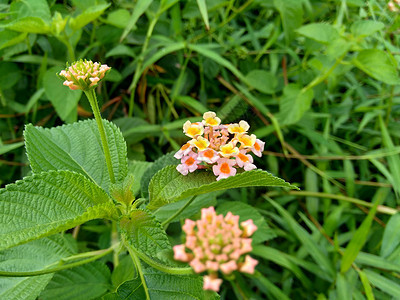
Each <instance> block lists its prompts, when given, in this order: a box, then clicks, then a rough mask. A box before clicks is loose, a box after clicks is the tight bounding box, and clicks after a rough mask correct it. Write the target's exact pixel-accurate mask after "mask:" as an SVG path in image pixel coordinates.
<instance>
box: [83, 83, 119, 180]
mask: <svg viewBox="0 0 400 300" xmlns="http://www.w3.org/2000/svg"><path fill="white" fill-rule="evenodd" d="M85 94H86V97H88V99H89V103H90V106H91V107H92V110H93V113H94V117H95V119H96V122H97V127H98V128H99V132H100V138H101V143H102V144H103V150H104V156H105V158H106V164H107V169H108V174H109V175H110V180H111V183H115V177H114V170H113V167H112V163H111V154H110V149H109V148H108V143H107V136H106V132H105V130H104V125H103V121H102V119H101V115H100V110H99V105H98V104H97V99H96V93H95V91H94V89H91V90H89V91H85Z"/></svg>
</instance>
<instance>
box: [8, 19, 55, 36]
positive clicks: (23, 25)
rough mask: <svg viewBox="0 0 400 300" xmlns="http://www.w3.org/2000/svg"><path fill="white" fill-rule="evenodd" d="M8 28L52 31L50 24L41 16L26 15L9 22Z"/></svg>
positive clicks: (44, 32)
mask: <svg viewBox="0 0 400 300" xmlns="http://www.w3.org/2000/svg"><path fill="white" fill-rule="evenodd" d="M5 27H6V28H7V29H10V30H14V31H18V32H27V33H43V34H46V33H50V26H49V25H48V24H47V23H46V22H45V21H44V20H43V19H41V18H38V17H24V18H20V19H18V20H15V21H13V22H11V23H8V24H7V25H6V26H5Z"/></svg>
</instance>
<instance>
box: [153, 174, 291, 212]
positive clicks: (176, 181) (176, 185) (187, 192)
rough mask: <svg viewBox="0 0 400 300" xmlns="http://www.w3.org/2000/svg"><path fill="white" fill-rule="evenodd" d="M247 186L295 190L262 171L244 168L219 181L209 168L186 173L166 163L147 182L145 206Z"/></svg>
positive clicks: (154, 207) (157, 205) (281, 180)
mask: <svg viewBox="0 0 400 300" xmlns="http://www.w3.org/2000/svg"><path fill="white" fill-rule="evenodd" d="M250 186H278V187H287V188H291V189H297V187H295V186H293V185H291V184H290V183H288V182H286V181H284V180H283V179H280V178H278V177H275V176H273V175H272V174H270V173H268V172H266V171H262V170H252V171H246V172H243V173H240V174H236V175H235V176H231V177H229V178H226V179H222V180H220V181H216V179H215V175H214V174H213V173H212V172H211V171H197V172H195V173H190V174H188V175H186V176H183V175H182V174H180V173H179V172H178V171H177V170H176V168H175V166H167V167H165V168H164V169H162V170H161V171H159V172H157V173H156V174H155V175H154V176H153V178H152V179H151V181H150V185H149V197H150V203H149V205H148V206H147V207H148V208H149V209H156V208H158V207H161V206H163V205H165V204H168V203H172V202H175V201H178V200H181V199H184V198H186V197H189V196H195V195H201V194H205V193H209V192H213V191H221V190H226V189H231V188H239V187H250Z"/></svg>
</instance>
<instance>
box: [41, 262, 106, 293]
mask: <svg viewBox="0 0 400 300" xmlns="http://www.w3.org/2000/svg"><path fill="white" fill-rule="evenodd" d="M110 279H111V274H110V269H109V268H108V267H107V266H106V264H104V263H103V262H99V261H95V262H92V263H90V264H85V265H82V266H79V267H75V268H72V269H67V270H63V271H60V272H57V273H55V275H54V277H53V278H52V279H51V281H50V282H49V284H48V285H47V286H46V288H45V289H44V291H43V292H42V293H41V294H40V297H39V298H40V299H43V300H52V299H57V300H70V299H74V300H88V299H95V298H97V297H100V296H101V295H103V294H104V293H105V292H106V291H107V290H108V289H109V288H110Z"/></svg>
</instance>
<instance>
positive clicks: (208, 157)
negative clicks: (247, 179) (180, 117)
mask: <svg viewBox="0 0 400 300" xmlns="http://www.w3.org/2000/svg"><path fill="white" fill-rule="evenodd" d="M249 128H250V126H249V124H248V123H247V122H246V121H243V120H242V121H240V122H239V123H238V124H236V123H234V124H225V125H224V124H221V119H220V118H218V117H217V115H216V114H215V112H212V111H209V112H206V113H204V115H203V121H202V122H197V123H191V122H190V121H186V123H185V124H184V125H183V132H184V133H185V134H186V135H187V136H188V137H190V138H192V139H191V140H190V141H189V142H187V143H186V144H184V145H183V146H182V147H181V149H180V150H179V151H178V152H176V153H175V158H177V159H180V160H181V163H180V164H179V165H178V166H177V167H176V169H177V170H178V171H179V172H180V173H181V174H183V175H187V174H188V173H189V172H194V171H195V170H197V169H205V168H212V170H213V172H214V174H215V176H218V177H217V180H220V179H222V178H227V177H229V176H233V175H235V174H236V171H237V168H243V169H244V170H245V171H249V170H253V169H256V168H257V167H256V166H255V165H254V164H253V157H252V156H251V155H250V154H248V153H249V152H253V153H254V154H255V155H257V156H259V157H261V155H262V151H263V150H264V144H265V143H264V142H263V141H261V140H259V139H257V137H256V136H255V135H254V134H251V135H249V134H248V133H247V131H248V130H249Z"/></svg>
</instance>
